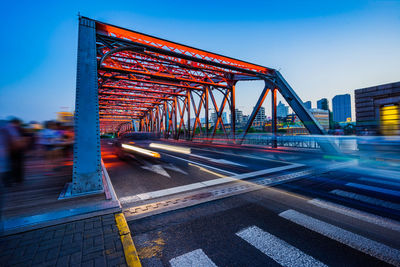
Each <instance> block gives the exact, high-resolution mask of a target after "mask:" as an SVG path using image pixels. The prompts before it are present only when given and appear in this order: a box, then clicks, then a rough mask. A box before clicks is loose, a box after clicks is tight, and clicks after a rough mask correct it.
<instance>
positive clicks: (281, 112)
mask: <svg viewBox="0 0 400 267" xmlns="http://www.w3.org/2000/svg"><path fill="white" fill-rule="evenodd" d="M288 113H289V106H286V105H285V104H283V103H282V102H281V101H279V103H278V105H277V106H276V116H277V117H278V118H286V116H287V115H288Z"/></svg>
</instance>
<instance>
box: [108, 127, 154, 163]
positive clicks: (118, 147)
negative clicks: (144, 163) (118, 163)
mask: <svg viewBox="0 0 400 267" xmlns="http://www.w3.org/2000/svg"><path fill="white" fill-rule="evenodd" d="M158 139H160V134H157V133H149V132H135V133H126V134H123V135H121V136H120V137H118V138H117V139H115V141H114V144H113V145H114V153H115V154H116V155H117V156H118V157H119V158H120V159H125V158H127V157H131V156H132V155H134V156H139V157H145V158H160V157H161V156H160V154H159V153H157V152H154V151H151V150H149V149H147V148H146V147H147V146H148V144H149V143H150V142H151V141H154V140H158Z"/></svg>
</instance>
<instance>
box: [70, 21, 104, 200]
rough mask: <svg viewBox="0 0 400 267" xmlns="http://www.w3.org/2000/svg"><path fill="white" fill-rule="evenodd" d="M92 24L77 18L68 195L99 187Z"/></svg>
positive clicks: (95, 79)
mask: <svg viewBox="0 0 400 267" xmlns="http://www.w3.org/2000/svg"><path fill="white" fill-rule="evenodd" d="M95 27H96V26H95V22H94V21H93V20H90V19H86V18H82V17H80V18H79V39H78V66H77V80H76V103H75V145H74V166H73V177H72V195H81V194H87V193H92V192H93V193H94V192H98V191H101V190H103V183H102V173H101V153H100V124H99V103H98V88H97V62H96V29H95Z"/></svg>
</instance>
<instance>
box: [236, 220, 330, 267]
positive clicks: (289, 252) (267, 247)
mask: <svg viewBox="0 0 400 267" xmlns="http://www.w3.org/2000/svg"><path fill="white" fill-rule="evenodd" d="M236 235H237V236H239V237H241V238H242V239H244V240H245V241H246V242H248V243H249V244H251V245H253V246H254V247H256V248H257V249H258V250H260V251H261V252H262V253H264V254H265V255H267V256H268V257H270V258H271V259H273V260H274V261H276V262H277V263H279V264H280V265H282V266H293V267H297V266H326V265H325V264H323V263H322V262H320V261H318V260H316V259H314V258H313V257H311V256H309V255H307V254H305V253H303V252H302V251H301V250H299V249H297V248H296V247H293V246H291V245H290V244H288V243H287V242H285V241H283V240H282V239H279V238H278V237H276V236H274V235H271V234H270V233H267V232H265V231H263V230H261V229H260V228H258V227H257V226H251V227H248V228H246V229H244V230H241V231H240V232H238V233H236Z"/></svg>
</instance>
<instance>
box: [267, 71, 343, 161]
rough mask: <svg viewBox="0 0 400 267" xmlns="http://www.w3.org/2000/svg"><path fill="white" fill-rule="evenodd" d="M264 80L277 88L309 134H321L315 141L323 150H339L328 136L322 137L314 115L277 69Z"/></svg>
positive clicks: (329, 151) (322, 130) (322, 132)
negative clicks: (271, 76) (270, 76)
mask: <svg viewBox="0 0 400 267" xmlns="http://www.w3.org/2000/svg"><path fill="white" fill-rule="evenodd" d="M266 82H269V83H270V84H271V86H272V87H273V88H278V90H279V92H280V93H281V95H282V96H283V97H284V98H285V100H286V101H287V103H288V104H289V105H290V107H291V108H292V109H293V111H294V112H295V113H296V115H297V116H298V117H299V119H300V120H301V122H302V123H303V124H304V126H305V127H306V129H307V130H308V131H309V133H310V134H312V135H321V138H318V139H317V142H318V144H319V145H320V147H321V149H322V150H323V151H325V152H328V153H338V152H339V149H338V148H337V146H336V145H335V144H334V143H333V142H331V141H330V140H329V139H328V138H323V137H322V136H323V135H325V134H326V132H325V130H324V129H323V128H322V127H321V125H320V124H319V123H318V121H317V120H316V119H315V118H314V116H312V115H311V113H310V112H309V111H308V109H306V107H305V106H304V105H303V102H302V101H301V99H300V97H299V96H298V95H297V94H296V92H295V91H294V90H293V88H292V87H290V85H289V84H288V83H287V81H286V80H285V79H284V78H283V76H282V74H280V72H279V71H277V70H275V71H274V75H273V78H272V79H271V78H269V79H266Z"/></svg>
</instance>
